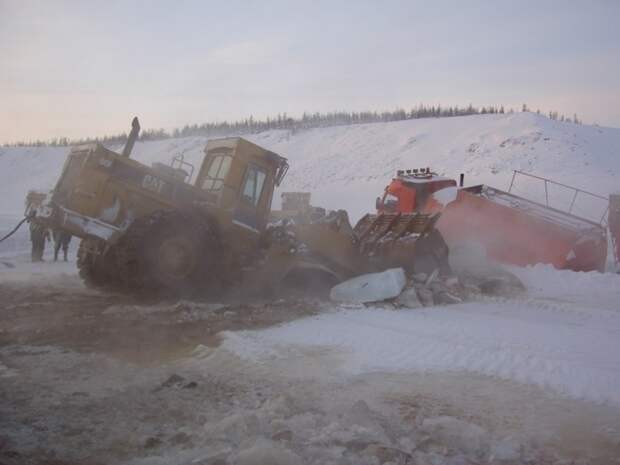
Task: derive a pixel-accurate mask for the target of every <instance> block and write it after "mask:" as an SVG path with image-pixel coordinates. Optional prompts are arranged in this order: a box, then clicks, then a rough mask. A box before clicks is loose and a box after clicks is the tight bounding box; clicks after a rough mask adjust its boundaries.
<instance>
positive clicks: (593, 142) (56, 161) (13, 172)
mask: <svg viewBox="0 0 620 465" xmlns="http://www.w3.org/2000/svg"><path fill="white" fill-rule="evenodd" d="M247 138H248V139H251V140H252V141H254V142H256V143H258V144H259V145H261V146H264V147H267V148H269V149H271V150H273V151H275V152H277V153H279V154H281V155H283V156H286V157H287V158H288V159H289V162H290V165H291V169H290V171H289V174H288V176H287V178H286V179H285V181H284V183H283V185H282V187H281V190H305V191H310V192H312V193H313V203H314V204H316V205H321V206H324V207H327V208H344V209H347V210H348V211H349V213H350V215H351V219H352V220H356V219H357V218H359V217H360V216H361V215H362V214H364V213H365V212H368V211H372V210H373V208H374V199H375V197H377V196H378V195H380V194H381V193H382V191H383V189H384V187H385V185H386V184H387V183H388V182H389V180H390V179H391V177H392V175H393V174H394V173H395V171H396V170H397V169H402V168H415V167H422V166H424V167H426V166H430V167H431V168H433V170H435V171H437V172H438V173H439V174H445V175H448V176H451V177H454V178H456V177H458V174H459V173H465V175H466V176H465V183H466V185H471V184H479V183H485V184H489V185H492V186H495V187H497V188H499V189H507V188H508V185H509V183H510V177H511V175H512V170H514V169H518V170H523V171H526V172H531V173H535V174H538V175H542V176H546V177H550V178H552V179H555V180H557V181H560V182H563V183H566V184H570V185H574V186H576V187H580V188H582V189H585V190H590V191H593V192H595V193H598V194H601V195H604V196H607V195H608V194H609V193H611V192H614V191H618V190H620V129H614V128H599V127H593V126H580V125H574V124H570V123H561V122H558V121H552V120H549V119H547V118H545V117H542V116H538V115H535V114H532V113H517V114H512V115H508V114H506V115H499V114H498V115H479V116H464V117H456V118H441V119H434V118H428V119H418V120H408V121H399V122H393V123H374V124H365V125H355V126H339V127H332V128H318V129H311V130H305V131H299V132H297V133H291V132H289V131H282V130H278V131H268V132H264V133H260V134H254V135H251V136H247ZM205 144H206V139H205V138H200V137H198V138H183V139H168V140H163V141H155V142H145V143H137V144H136V147H135V148H134V153H133V155H132V156H133V157H134V158H136V159H137V160H139V161H142V162H145V163H152V162H154V161H160V162H168V161H169V160H170V159H171V157H172V156H174V155H175V154H177V153H180V152H185V156H186V158H187V159H189V160H190V161H191V162H192V163H194V164H195V165H196V166H197V167H198V166H199V164H200V161H201V159H202V157H203V152H202V151H203V149H204V147H205ZM67 153H68V149H67V148H52V147H42V148H38V147H26V148H2V149H0V213H1V214H3V215H9V216H20V215H21V214H22V211H23V201H24V197H25V194H26V192H27V191H28V189H31V188H32V189H49V188H51V187H52V186H53V184H54V182H55V180H56V179H57V178H58V175H59V173H60V170H61V168H62V163H63V161H64V159H65V157H66V154H67ZM517 188H520V192H524V191H526V190H529V187H525V186H517ZM517 192H519V190H517ZM529 193H531V192H529ZM278 205H279V199H278V198H276V200H275V202H274V206H276V207H277V206H278Z"/></svg>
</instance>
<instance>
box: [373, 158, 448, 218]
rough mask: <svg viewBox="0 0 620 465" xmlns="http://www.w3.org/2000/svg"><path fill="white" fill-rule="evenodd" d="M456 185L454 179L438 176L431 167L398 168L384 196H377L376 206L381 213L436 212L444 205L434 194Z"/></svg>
mask: <svg viewBox="0 0 620 465" xmlns="http://www.w3.org/2000/svg"><path fill="white" fill-rule="evenodd" d="M455 186H456V181H455V180H454V179H450V178H444V177H442V176H438V175H437V173H433V172H431V170H430V168H420V169H411V170H398V171H397V172H396V177H395V178H393V179H392V182H391V183H390V184H389V185H388V186H387V187H386V188H385V192H384V193H383V196H382V197H377V201H376V208H377V211H378V212H379V213H414V212H415V213H435V212H437V211H441V209H442V206H441V204H439V203H438V202H437V201H436V200H435V199H434V198H433V195H432V194H434V193H435V192H437V191H440V190H442V189H445V188H446V187H455Z"/></svg>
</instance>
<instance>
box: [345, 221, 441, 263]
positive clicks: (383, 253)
mask: <svg viewBox="0 0 620 465" xmlns="http://www.w3.org/2000/svg"><path fill="white" fill-rule="evenodd" d="M439 216H440V215H439V214H433V215H429V214H422V213H379V214H377V215H374V214H368V215H366V216H364V217H363V218H362V219H361V220H360V221H359V222H358V223H357V225H355V228H354V234H355V237H356V240H357V242H358V247H359V252H360V254H362V255H363V256H365V257H367V259H368V260H369V261H370V262H371V263H373V265H374V267H375V268H377V269H385V268H387V267H403V268H404V269H405V270H407V271H408V272H424V273H429V272H432V271H434V270H435V269H439V271H440V272H441V273H442V274H446V273H448V272H449V264H448V246H447V245H446V243H445V241H444V240H443V237H442V235H441V233H440V232H439V231H438V230H437V229H435V223H436V222H437V220H438V219H439Z"/></svg>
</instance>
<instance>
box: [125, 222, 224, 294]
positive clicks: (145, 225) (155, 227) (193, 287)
mask: <svg viewBox="0 0 620 465" xmlns="http://www.w3.org/2000/svg"><path fill="white" fill-rule="evenodd" d="M216 243H217V241H216V237H215V233H214V231H213V228H212V227H211V225H210V223H209V222H208V221H207V220H206V219H205V218H202V217H198V216H197V215H188V214H184V213H180V212H175V211H157V212H155V213H153V214H151V215H148V216H146V217H143V218H139V219H137V220H135V221H134V222H133V223H132V225H131V226H130V227H129V229H128V230H127V232H126V234H125V236H123V238H121V240H120V241H119V251H118V253H117V257H118V260H119V269H120V271H121V273H120V274H121V279H122V280H123V281H124V283H125V285H126V286H127V287H128V288H130V289H136V290H140V289H142V290H158V291H162V292H164V293H168V294H195V293H196V292H198V291H201V290H206V289H207V287H208V286H209V284H210V283H211V282H212V281H213V279H212V276H213V275H214V271H215V270H214V269H213V265H214V264H215V263H216V262H217V260H216V257H217V253H218V249H217V247H216Z"/></svg>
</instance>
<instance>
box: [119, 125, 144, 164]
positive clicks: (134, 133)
mask: <svg viewBox="0 0 620 465" xmlns="http://www.w3.org/2000/svg"><path fill="white" fill-rule="evenodd" d="M139 134H140V121H138V117H137V116H136V117H134V119H133V121H132V122H131V132H130V133H129V136H128V137H127V142H126V143H125V148H124V149H123V153H122V155H123V156H124V157H127V158H129V155H131V151H132V150H133V144H135V143H136V139H137V138H138V135H139Z"/></svg>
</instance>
